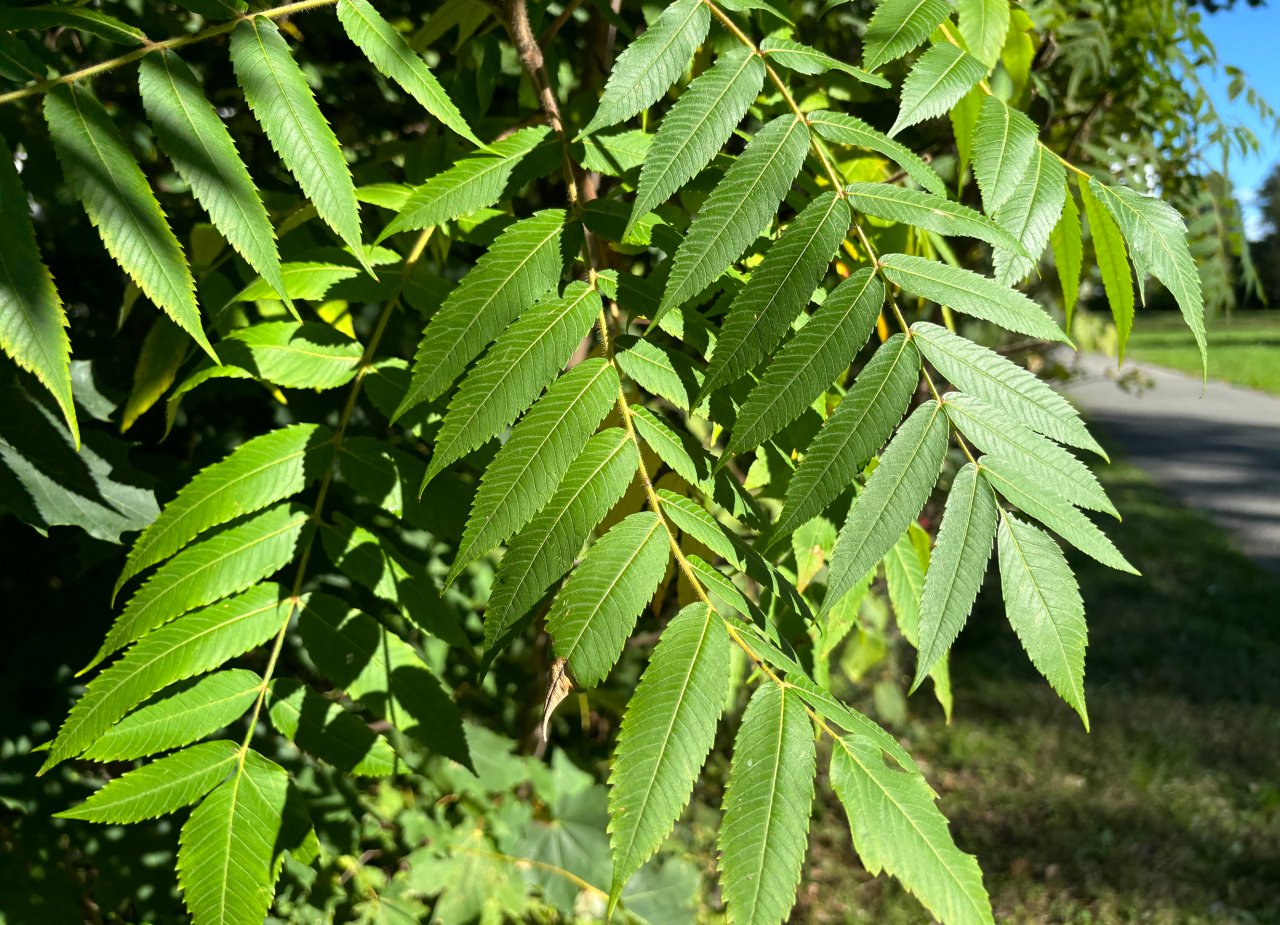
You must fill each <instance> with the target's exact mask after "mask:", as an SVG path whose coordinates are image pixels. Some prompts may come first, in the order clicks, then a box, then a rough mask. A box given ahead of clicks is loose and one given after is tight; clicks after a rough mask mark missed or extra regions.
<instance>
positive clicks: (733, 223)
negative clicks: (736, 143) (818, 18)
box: [653, 116, 809, 325]
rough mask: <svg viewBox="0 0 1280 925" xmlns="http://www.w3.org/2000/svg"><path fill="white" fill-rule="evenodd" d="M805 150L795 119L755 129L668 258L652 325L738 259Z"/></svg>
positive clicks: (804, 132)
mask: <svg viewBox="0 0 1280 925" xmlns="http://www.w3.org/2000/svg"><path fill="white" fill-rule="evenodd" d="M808 150H809V130H808V128H807V127H806V126H805V123H804V122H803V121H802V120H801V119H798V118H796V117H795V116H779V117H778V118H776V119H774V120H773V121H772V122H770V123H769V124H767V125H766V126H765V127H764V128H762V129H760V131H758V132H757V133H756V135H755V137H754V138H752V139H751V142H750V143H749V144H748V145H747V147H746V149H745V150H744V151H743V152H742V154H741V155H740V156H739V157H738V159H737V160H736V161H734V162H733V164H732V165H731V166H730V167H729V169H728V170H727V171H725V174H724V177H723V179H721V181H720V182H719V183H718V184H717V185H716V188H715V189H714V190H712V192H711V195H710V196H708V197H707V200H706V202H705V203H703V206H702V208H701V209H700V210H699V211H698V215H697V217H696V218H694V220H693V222H692V224H690V226H689V233H688V234H687V235H685V238H684V241H683V242H682V243H681V245H680V247H679V248H678V249H677V250H676V254H675V256H674V257H673V258H672V264H671V273H670V275H669V276H668V278H667V286H666V290H665V291H664V292H663V294H662V304H661V305H660V306H659V307H658V311H657V313H656V314H655V315H654V318H653V323H654V324H655V325H656V324H657V322H658V319H659V318H661V317H662V316H663V315H665V314H666V313H667V312H668V311H670V310H671V309H673V308H675V307H676V306H678V305H681V304H683V303H684V302H687V301H688V300H689V299H691V298H693V297H694V296H695V295H697V294H698V293H699V292H701V291H702V290H703V289H704V288H706V287H707V285H709V284H710V283H712V282H714V281H715V280H716V279H717V278H719V276H720V274H721V273H723V272H724V271H725V270H726V269H728V267H729V265H730V264H732V263H733V262H734V261H735V260H737V259H738V258H739V257H741V256H742V252H743V251H745V250H746V249H747V247H748V246H749V245H750V244H751V242H752V241H754V240H755V239H756V238H757V237H758V236H759V234H760V232H761V231H763V230H764V229H765V228H766V227H767V226H768V224H769V222H770V221H771V220H772V219H773V218H774V217H775V216H776V215H777V211H778V203H780V202H782V197H784V196H785V195H786V194H787V190H788V189H790V188H791V182H792V181H793V180H794V179H795V178H796V175H797V174H798V173H799V172H800V167H801V165H802V164H803V163H804V157H805V152H807V151H808Z"/></svg>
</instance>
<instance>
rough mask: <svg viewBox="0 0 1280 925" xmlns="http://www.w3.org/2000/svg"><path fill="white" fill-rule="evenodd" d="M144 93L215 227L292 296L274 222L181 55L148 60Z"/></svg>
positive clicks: (142, 70) (141, 72)
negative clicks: (285, 280) (285, 274)
mask: <svg viewBox="0 0 1280 925" xmlns="http://www.w3.org/2000/svg"><path fill="white" fill-rule="evenodd" d="M138 90H139V92H140V93H141V94H142V105H143V107H144V108H145V109H146V112H147V117H148V118H149V119H150V122H151V125H152V127H153V128H154V129H155V133H156V138H157V140H158V141H159V143H160V147H161V148H162V149H163V150H164V152H165V154H167V155H168V156H169V158H170V159H171V160H172V161H173V165H174V167H176V168H177V170H178V173H179V174H180V175H181V176H182V178H183V179H184V180H186V181H187V183H189V184H190V185H191V193H192V195H194V196H195V197H196V199H197V200H198V201H199V202H200V204H201V205H202V206H204V208H205V209H206V210H207V211H208V213H209V217H210V219H211V220H212V221H213V225H214V227H215V228H217V229H218V230H219V231H220V232H222V234H223V236H225V237H226V239H227V241H228V242H230V244H231V246H232V247H234V248H235V249H236V250H237V251H238V252H239V253H240V255H241V256H242V257H244V259H245V260H246V261H247V262H248V264H249V266H251V267H253V269H254V270H256V271H257V272H258V273H259V274H260V275H261V276H262V278H263V280H264V281H265V282H266V283H267V285H269V286H270V287H271V288H272V289H274V290H275V291H276V292H278V293H280V294H281V295H282V296H287V293H286V291H285V286H284V280H283V278H282V277H281V275H280V254H279V252H278V251H277V250H276V237H275V229H273V228H272V227H271V219H270V218H268V217H267V210H266V208H265V207H263V205H262V200H261V198H259V196H258V190H257V188H256V187H255V186H254V184H253V178H252V177H250V176H249V171H248V169H247V168H246V167H245V166H244V163H243V162H242V161H241V160H240V155H239V153H238V152H237V151H236V144H235V142H234V141H233V140H232V138H231V133H230V132H229V131H228V130H227V127H226V125H224V124H223V122H222V119H220V118H219V117H218V113H217V112H216V111H215V110H214V108H213V104H212V103H210V102H209V101H208V100H207V99H206V98H205V95H204V89H203V87H201V85H200V80H199V78H197V77H196V75H195V74H194V73H193V72H192V70H191V68H189V67H187V65H186V64H185V63H183V61H182V59H181V58H179V57H178V56H177V55H176V54H174V53H173V52H172V51H163V52H161V53H160V54H153V55H148V56H147V57H145V58H143V59H142V63H141V64H140V65H139V69H138Z"/></svg>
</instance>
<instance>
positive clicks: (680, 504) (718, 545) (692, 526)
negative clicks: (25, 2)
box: [658, 488, 743, 568]
mask: <svg viewBox="0 0 1280 925" xmlns="http://www.w3.org/2000/svg"><path fill="white" fill-rule="evenodd" d="M658 497H659V498H661V499H662V513H663V514H664V515H665V516H666V517H667V519H668V520H670V521H671V523H672V524H674V525H675V526H676V527H677V528H679V529H680V530H681V531H683V532H684V533H685V534H686V535H688V536H691V537H693V538H694V539H695V540H697V541H698V542H699V543H701V544H702V545H703V546H706V547H707V548H708V549H710V550H711V551H712V552H715V553H718V554H719V555H721V556H722V557H723V558H724V560H725V561H726V562H729V563H730V564H732V565H733V566H734V567H735V568H742V567H743V562H742V555H741V553H740V552H739V551H738V548H737V546H735V545H734V542H733V540H731V539H730V538H729V536H728V535H727V534H726V533H725V530H724V528H723V527H721V526H720V524H719V523H717V522H716V519H715V518H714V517H713V516H711V514H709V513H708V512H707V510H706V508H704V507H702V506H701V505H699V504H698V502H696V501H694V500H693V499H692V498H687V497H685V496H684V495H678V494H676V493H675V492H673V491H671V490H669V489H666V488H660V489H658Z"/></svg>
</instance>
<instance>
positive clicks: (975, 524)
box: [911, 463, 996, 690]
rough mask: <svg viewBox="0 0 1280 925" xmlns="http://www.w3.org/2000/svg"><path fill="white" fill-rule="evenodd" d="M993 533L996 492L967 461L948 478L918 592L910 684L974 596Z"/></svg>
mask: <svg viewBox="0 0 1280 925" xmlns="http://www.w3.org/2000/svg"><path fill="white" fill-rule="evenodd" d="M995 535H996V497H995V495H994V494H992V493H991V487H990V486H989V485H988V484H987V483H986V481H985V480H984V479H981V478H979V477H978V467H977V466H975V465H974V464H973V463H969V464H967V465H966V466H965V467H964V468H963V469H961V470H960V471H959V472H958V473H957V474H956V477H955V481H953V482H952V483H951V492H950V493H949V494H948V495H947V506H946V509H945V510H944V511H943V514H942V526H941V527H940V528H939V530H938V543H937V545H936V546H935V547H934V550H933V555H932V556H931V557H930V559H929V570H928V571H927V572H926V573H925V576H924V594H923V595H922V596H921V598H920V645H919V646H918V649H919V651H920V656H919V658H918V659H917V660H916V676H915V680H914V681H913V682H912V684H911V688H912V690H914V689H915V688H917V687H919V686H920V682H921V681H923V680H924V679H925V678H926V677H927V676H928V675H929V673H930V672H931V671H932V670H933V669H934V666H936V665H937V664H938V663H939V662H941V660H942V658H943V656H944V655H946V653H947V650H948V649H950V648H951V644H952V643H953V642H955V639H956V637H957V636H959V635H960V630H961V629H963V628H964V624H965V621H966V620H968V619H969V611H971V610H972V609H973V602H974V601H975V600H977V598H978V589H979V588H981V587H982V577H983V575H985V574H986V571H987V560H988V559H989V558H991V544H992V541H993V540H994V539H995Z"/></svg>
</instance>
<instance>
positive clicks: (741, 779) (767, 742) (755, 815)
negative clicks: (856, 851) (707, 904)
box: [718, 683, 817, 925]
mask: <svg viewBox="0 0 1280 925" xmlns="http://www.w3.org/2000/svg"><path fill="white" fill-rule="evenodd" d="M816 763H817V755H816V750H815V747H814V738H813V725H812V724H811V723H810V722H809V716H808V714H807V713H806V712H805V709H804V704H803V703H802V702H801V700H800V698H799V697H798V696H797V695H796V694H793V693H789V692H786V691H784V690H783V689H782V688H781V687H779V686H778V685H777V684H771V683H765V684H761V685H760V687H759V688H758V689H757V690H756V692H755V694H754V695H752V697H751V702H750V703H749V704H748V705H747V710H746V712H745V713H744V714H743V716H742V725H741V727H739V729H738V736H737V738H736V739H735V740H734V743H733V763H732V765H731V766H730V768H729V781H728V784H727V785H726V787H725V792H724V821H723V822H722V824H721V826H720V836H719V839H718V840H719V844H720V852H721V857H720V871H721V875H722V879H721V887H722V889H723V890H724V900H725V906H726V907H727V909H728V913H729V921H731V922H734V923H735V925H778V923H780V922H783V921H785V920H786V918H787V916H788V914H789V913H790V912H791V907H792V906H793V905H794V904H795V901H796V886H797V885H798V884H799V883H800V869H801V866H802V865H803V863H804V855H805V850H806V849H807V848H808V843H809V837H808V836H809V814H810V812H811V810H812V806H813V778H814V774H815V772H816V770H817V768H816Z"/></svg>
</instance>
